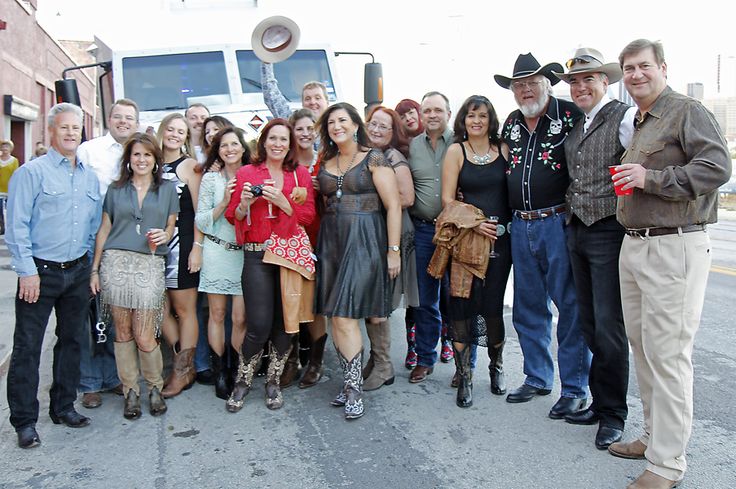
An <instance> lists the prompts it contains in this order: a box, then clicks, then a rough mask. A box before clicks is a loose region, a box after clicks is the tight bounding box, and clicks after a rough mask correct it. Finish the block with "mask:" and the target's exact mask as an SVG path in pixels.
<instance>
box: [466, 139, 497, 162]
mask: <svg viewBox="0 0 736 489" xmlns="http://www.w3.org/2000/svg"><path fill="white" fill-rule="evenodd" d="M468 146H470V149H471V150H472V151H473V163H475V164H476V165H481V166H484V165H487V164H489V163H490V162H491V147H490V145H489V146H488V151H487V152H486V154H484V155H483V156H479V155H478V153H477V152H476V151H475V148H473V145H472V144H470V140H468Z"/></svg>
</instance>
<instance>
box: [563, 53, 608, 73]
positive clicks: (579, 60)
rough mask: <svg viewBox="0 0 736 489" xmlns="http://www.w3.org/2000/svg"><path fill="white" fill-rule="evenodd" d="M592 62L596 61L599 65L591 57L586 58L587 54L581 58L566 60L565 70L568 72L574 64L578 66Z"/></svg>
mask: <svg viewBox="0 0 736 489" xmlns="http://www.w3.org/2000/svg"><path fill="white" fill-rule="evenodd" d="M593 61H597V62H598V63H600V61H598V60H597V59H596V58H594V57H593V56H588V55H587V54H584V55H582V56H577V57H575V58H572V59H568V60H567V63H565V66H567V69H568V70H569V69H570V68H572V66H573V65H575V64H578V63H580V64H584V65H587V64H588V63H592V62H593Z"/></svg>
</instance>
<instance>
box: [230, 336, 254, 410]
mask: <svg viewBox="0 0 736 489" xmlns="http://www.w3.org/2000/svg"><path fill="white" fill-rule="evenodd" d="M262 356H263V350H260V351H259V352H258V353H256V354H255V355H253V356H252V357H250V358H249V359H248V361H247V362H246V361H245V358H244V357H243V354H242V353H241V354H240V355H238V358H239V366H238V376H237V377H235V385H234V386H233V391H232V392H231V393H230V397H229V398H228V399H227V402H226V403H225V409H227V410H228V411H230V412H231V413H237V412H238V411H240V410H241V409H242V407H243V402H244V400H245V396H246V395H247V394H248V392H249V391H250V386H251V385H252V384H253V376H254V375H255V373H256V367H257V365H258V362H259V361H260V360H261V357H262Z"/></svg>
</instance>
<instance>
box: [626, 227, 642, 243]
mask: <svg viewBox="0 0 736 489" xmlns="http://www.w3.org/2000/svg"><path fill="white" fill-rule="evenodd" d="M641 231H642V230H641V229H629V230H628V234H629V236H631V237H633V238H639V239H640V240H642V241H645V240H646V234H645V233H646V229H644V230H643V231H644V233H642V232H641Z"/></svg>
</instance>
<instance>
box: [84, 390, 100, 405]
mask: <svg viewBox="0 0 736 489" xmlns="http://www.w3.org/2000/svg"><path fill="white" fill-rule="evenodd" d="M82 406H84V407H86V408H87V409H94V408H96V407H100V406H102V396H101V395H100V393H99V392H85V393H84V395H83V396H82Z"/></svg>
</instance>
